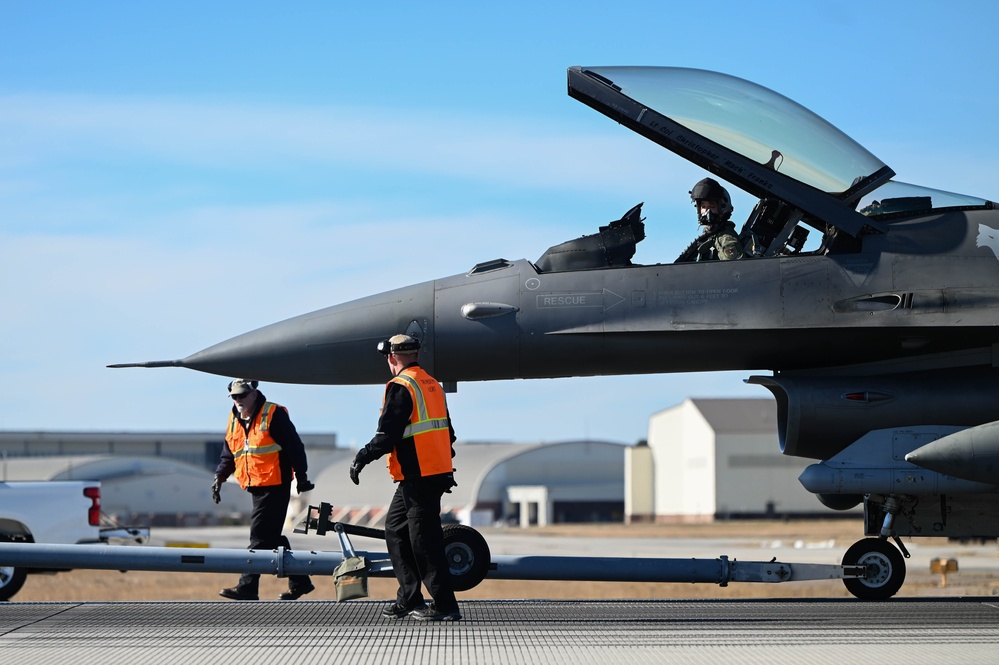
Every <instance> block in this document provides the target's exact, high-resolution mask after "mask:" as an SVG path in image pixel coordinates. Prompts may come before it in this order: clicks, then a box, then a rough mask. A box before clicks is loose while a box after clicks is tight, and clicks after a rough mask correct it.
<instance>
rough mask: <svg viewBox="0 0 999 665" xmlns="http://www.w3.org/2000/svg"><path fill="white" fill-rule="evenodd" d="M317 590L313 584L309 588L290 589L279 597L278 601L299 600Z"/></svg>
mask: <svg viewBox="0 0 999 665" xmlns="http://www.w3.org/2000/svg"><path fill="white" fill-rule="evenodd" d="M315 590H316V587H315V586H314V585H312V584H309V585H308V586H305V585H303V586H299V587H295V588H294V589H291V588H289V589H288V590H287V591H285V592H284V593H282V594H281V595H280V596H278V600H298V599H299V598H301V597H302V596H304V595H305V594H307V593H312V592H313V591H315Z"/></svg>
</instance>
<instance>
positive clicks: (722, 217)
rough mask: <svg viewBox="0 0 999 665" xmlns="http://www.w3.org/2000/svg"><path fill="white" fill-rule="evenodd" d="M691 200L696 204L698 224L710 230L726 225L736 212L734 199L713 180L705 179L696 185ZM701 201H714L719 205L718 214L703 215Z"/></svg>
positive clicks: (691, 191)
mask: <svg viewBox="0 0 999 665" xmlns="http://www.w3.org/2000/svg"><path fill="white" fill-rule="evenodd" d="M690 200H691V201H693V202H694V212H695V214H696V215H697V223H698V224H700V225H702V226H707V227H708V228H709V229H710V228H711V227H713V226H718V225H720V224H724V223H725V222H727V221H728V220H729V218H730V217H732V211H733V210H734V208H732V197H730V196H729V195H728V191H727V190H726V189H725V188H724V187H722V186H721V185H719V184H718V181H717V180H714V179H713V178H704V179H703V180H701V181H699V182H698V183H697V184H696V185H694V188H693V189H692V190H690ZM699 201H714V202H715V203H716V204H717V205H718V212H717V214H716V213H710V212H709V213H707V214H704V215H702V214H701V208H700V205H698V202H699Z"/></svg>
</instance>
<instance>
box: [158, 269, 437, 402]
mask: <svg viewBox="0 0 999 665" xmlns="http://www.w3.org/2000/svg"><path fill="white" fill-rule="evenodd" d="M433 294H434V290H433V283H432V282H427V283H424V284H417V285H414V286H409V287H406V288H403V289H397V290H395V291H389V292H387V293H383V294H379V295H376V296H370V297H368V298H362V299H360V300H355V301H352V302H348V303H344V304H342V305H335V306H333V307H327V308H326V309H321V310H318V311H315V312H311V313H309V314H303V315H301V316H297V317H294V318H291V319H287V320H285V321H281V322H278V323H274V324H271V325H269V326H265V327H263V328H258V329H257V330H253V331H251V332H248V333H244V334H242V335H239V336H237V337H233V338H232V339H228V340H226V341H224V342H220V343H218V344H215V345H214V346H210V347H208V348H207V349H204V350H202V351H198V352H197V353H194V354H191V355H190V356H188V357H186V358H184V359H182V360H180V361H178V363H177V364H178V365H179V366H182V367H187V368H190V369H196V370H199V371H202V372H208V373H210V374H219V375H222V376H230V377H231V376H245V377H252V378H254V379H257V380H260V381H275V382H280V383H315V384H330V385H335V384H339V385H347V384H370V383H383V382H384V381H385V380H387V378H389V377H388V373H387V370H386V368H385V359H384V357H383V356H381V355H380V354H379V353H378V352H377V350H376V348H375V347H376V345H377V343H378V342H379V341H380V340H383V339H386V338H387V337H389V336H391V335H393V334H395V333H398V332H403V331H407V330H411V329H412V328H413V322H414V321H418V322H420V324H422V325H423V326H429V325H430V322H432V321H433V320H434V316H433V304H434V297H433ZM420 324H417V325H420ZM421 330H423V332H424V333H425V334H424V337H425V340H424V349H423V350H421V353H420V356H421V361H422V359H423V357H424V355H425V353H426V354H427V355H429V353H430V351H429V349H428V347H429V346H430V345H429V344H428V341H429V340H430V338H431V337H432V335H431V331H429V330H426V329H425V328H421Z"/></svg>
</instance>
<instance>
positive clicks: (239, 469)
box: [212, 379, 315, 600]
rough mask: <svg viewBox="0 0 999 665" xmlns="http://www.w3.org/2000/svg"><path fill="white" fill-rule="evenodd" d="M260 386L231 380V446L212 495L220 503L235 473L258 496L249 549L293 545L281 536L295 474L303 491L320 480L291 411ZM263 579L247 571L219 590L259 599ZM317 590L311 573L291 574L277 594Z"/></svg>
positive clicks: (282, 597) (225, 450)
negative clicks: (312, 473) (314, 478)
mask: <svg viewBox="0 0 999 665" xmlns="http://www.w3.org/2000/svg"><path fill="white" fill-rule="evenodd" d="M257 386H258V383H257V382H256V381H248V380H246V379H236V380H234V381H232V382H231V383H229V396H230V397H231V398H232V400H233V407H232V411H231V412H230V413H229V428H228V430H227V431H226V435H225V442H226V445H225V446H223V447H222V454H221V456H220V459H219V464H218V467H216V469H215V484H214V485H213V486H212V499H213V500H214V501H215V503H218V502H219V501H220V500H221V494H220V491H221V488H222V483H224V482H225V480H226V478H228V477H229V476H230V475H233V474H235V476H236V480H238V481H239V486H240V487H242V488H243V489H244V490H246V491H247V492H249V493H250V494H251V495H252V496H253V513H252V514H251V516H250V547H249V549H251V550H273V549H277V548H278V547H281V546H283V547H285V548H287V549H291V544H290V543H289V542H288V538H287V537H285V536H283V535H281V528H282V527H283V526H284V521H285V517H286V516H287V514H288V503H289V501H290V500H291V479H292V477H294V478H295V479H296V481H297V483H296V486H297V490H298V493H299V494H302V493H303V492H308V491H309V490H311V489H313V488H314V487H315V485H313V484H312V483H310V482H309V478H308V475H307V472H308V461H307V459H306V456H305V446H304V445H303V444H302V439H301V438H300V437H299V436H298V432H297V431H296V430H295V425H294V424H292V422H291V418H289V417H288V410H287V409H286V408H284V407H283V406H281V405H279V404H275V403H273V402H268V401H267V398H266V397H264V394H263V393H262V392H260V390H258V388H257ZM259 582H260V575H255V574H250V573H245V574H243V575H242V576H241V577H240V578H239V582H238V583H237V584H236V586H234V587H227V588H225V589H222V590H221V591H219V595H220V596H222V597H223V598H229V599H231V600H258V598H259ZM314 589H315V587H314V586H313V585H312V580H311V579H309V576H308V575H289V576H288V590H287V591H285V592H284V593H282V594H281V595H280V596H278V599H279V600H298V599H299V598H301V597H302V596H304V595H305V594H307V593H310V592H311V591H313V590H314Z"/></svg>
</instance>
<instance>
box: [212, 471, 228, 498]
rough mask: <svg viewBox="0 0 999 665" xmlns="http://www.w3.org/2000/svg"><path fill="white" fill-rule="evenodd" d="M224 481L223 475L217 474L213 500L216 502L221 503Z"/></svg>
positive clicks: (213, 485)
mask: <svg viewBox="0 0 999 665" xmlns="http://www.w3.org/2000/svg"><path fill="white" fill-rule="evenodd" d="M224 482H225V480H223V479H222V476H215V482H214V483H212V501H214V502H215V503H219V502H220V501H222V493H221V490H222V483H224Z"/></svg>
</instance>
